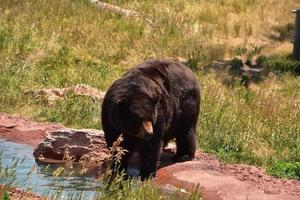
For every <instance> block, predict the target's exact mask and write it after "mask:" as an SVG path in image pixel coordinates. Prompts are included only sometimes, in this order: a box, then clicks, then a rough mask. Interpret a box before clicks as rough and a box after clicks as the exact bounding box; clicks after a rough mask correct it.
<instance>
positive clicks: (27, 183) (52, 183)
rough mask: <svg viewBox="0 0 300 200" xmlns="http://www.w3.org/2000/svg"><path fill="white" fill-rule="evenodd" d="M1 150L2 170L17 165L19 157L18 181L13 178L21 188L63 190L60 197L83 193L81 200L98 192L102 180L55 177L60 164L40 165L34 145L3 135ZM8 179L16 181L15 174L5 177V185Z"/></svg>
mask: <svg viewBox="0 0 300 200" xmlns="http://www.w3.org/2000/svg"><path fill="white" fill-rule="evenodd" d="M0 152H2V156H1V162H0V163H1V165H2V169H3V168H5V167H6V166H8V168H9V169H11V168H13V167H12V165H13V163H14V161H13V158H14V159H15V160H16V159H18V161H19V163H18V164H17V166H16V175H15V177H16V180H14V181H13V184H12V185H13V186H16V187H18V188H20V189H28V188H29V189H31V190H32V191H33V192H34V193H37V194H39V195H44V196H53V195H55V194H57V191H58V190H61V194H59V196H60V198H59V199H70V198H71V199H77V197H78V196H79V195H80V196H81V195H82V198H81V199H87V200H88V199H93V197H94V195H96V192H95V190H96V189H97V188H99V187H100V186H101V184H100V183H99V181H97V180H95V179H94V178H93V177H87V176H77V175H71V176H67V177H66V176H64V177H54V176H53V170H54V169H56V168H57V166H51V167H45V166H42V165H37V164H36V162H35V159H34V156H33V154H32V153H33V148H32V147H31V146H29V145H26V144H19V143H14V142H10V141H7V140H5V139H2V138H0ZM1 165H0V167H1ZM30 172H32V173H30ZM0 173H1V171H0ZM28 173H30V175H28ZM0 175H1V174H0ZM0 178H1V176H0ZM7 181H12V177H10V178H1V179H0V184H5V183H7Z"/></svg>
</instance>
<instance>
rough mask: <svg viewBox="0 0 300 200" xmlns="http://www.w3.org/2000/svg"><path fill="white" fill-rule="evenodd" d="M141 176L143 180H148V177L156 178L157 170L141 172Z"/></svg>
mask: <svg viewBox="0 0 300 200" xmlns="http://www.w3.org/2000/svg"><path fill="white" fill-rule="evenodd" d="M140 176H141V180H142V181H144V180H146V179H152V178H155V176H156V170H155V171H153V172H150V173H149V172H148V173H147V172H144V173H141V174H140Z"/></svg>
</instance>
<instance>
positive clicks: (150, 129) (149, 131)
mask: <svg viewBox="0 0 300 200" xmlns="http://www.w3.org/2000/svg"><path fill="white" fill-rule="evenodd" d="M143 127H144V129H145V131H146V132H147V135H149V136H151V135H152V134H153V126H152V122H150V121H143Z"/></svg>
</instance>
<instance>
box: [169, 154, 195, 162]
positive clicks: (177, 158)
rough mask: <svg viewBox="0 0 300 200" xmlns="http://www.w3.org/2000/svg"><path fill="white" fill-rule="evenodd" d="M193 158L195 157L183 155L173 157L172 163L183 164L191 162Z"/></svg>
mask: <svg viewBox="0 0 300 200" xmlns="http://www.w3.org/2000/svg"><path fill="white" fill-rule="evenodd" d="M194 157H195V156H194V155H183V156H178V155H175V156H174V157H173V161H174V162H185V161H190V160H193V159H194Z"/></svg>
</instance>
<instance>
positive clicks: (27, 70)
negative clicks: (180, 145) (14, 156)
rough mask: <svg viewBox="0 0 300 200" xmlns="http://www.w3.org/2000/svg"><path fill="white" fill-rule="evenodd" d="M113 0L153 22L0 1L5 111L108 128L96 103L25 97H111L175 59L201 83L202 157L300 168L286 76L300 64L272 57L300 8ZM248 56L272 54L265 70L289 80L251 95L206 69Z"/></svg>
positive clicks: (295, 90) (72, 6) (294, 88)
mask: <svg viewBox="0 0 300 200" xmlns="http://www.w3.org/2000/svg"><path fill="white" fill-rule="evenodd" d="M106 2H109V3H113V4H116V5H119V6H122V7H124V8H128V9H133V10H136V11H137V12H139V13H141V16H143V17H145V18H148V19H151V21H153V23H152V24H149V23H148V22H147V21H146V20H134V19H126V18H123V17H122V16H120V15H118V14H114V13H110V12H104V11H99V10H97V9H96V8H95V7H94V6H92V5H91V4H90V3H89V1H88V0H75V1H71V0H63V1H58V0H57V1H56V0H54V1H52V0H39V1H33V0H27V1H18V0H0V60H1V62H0V74H1V76H0V93H1V96H0V111H1V112H6V113H13V114H18V115H21V116H24V117H27V118H29V119H33V120H37V121H52V122H61V123H63V124H65V125H67V126H70V127H82V128H101V127H100V122H99V115H100V114H99V113H100V105H101V102H99V101H94V100H92V99H89V98H88V97H78V96H75V95H74V94H68V95H67V97H66V98H65V99H63V100H58V101H57V102H56V103H55V104H53V105H47V103H46V102H45V101H44V100H43V99H38V98H33V97H30V96H27V95H25V94H24V92H25V91H27V90H31V89H35V88H44V87H46V88H51V87H69V86H73V85H75V84H80V83H84V84H89V85H90V86H92V87H95V88H98V89H100V90H103V91H105V90H106V89H107V88H108V87H109V85H110V84H111V83H112V82H113V81H114V80H116V79H117V78H119V77H120V76H121V75H122V74H123V73H125V71H126V70H127V69H128V68H130V67H132V66H134V65H135V64H138V63H140V62H142V61H143V60H144V59H146V58H150V57H155V58H156V57H162V58H175V59H176V58H178V59H183V60H186V61H188V65H189V66H190V67H191V68H192V69H193V70H194V72H195V73H196V74H197V76H198V77H199V80H200V82H201V85H202V99H203V100H202V103H201V117H200V123H199V126H198V133H199V137H198V146H199V148H200V149H203V150H205V151H206V152H211V153H214V154H216V155H218V157H220V158H221V159H223V160H224V161H226V162H243V163H249V164H257V165H260V166H263V167H266V168H268V169H271V168H273V167H274V166H276V165H277V164H276V163H278V162H287V163H297V162H299V161H300V160H299V158H300V155H299V152H300V139H299V138H300V135H299V134H300V123H299V118H300V103H299V102H300V84H299V83H300V80H299V77H298V76H295V75H293V74H289V73H285V72H286V71H291V70H286V68H289V69H298V65H299V63H298V62H295V61H292V60H290V58H288V57H287V56H286V54H284V55H283V54H279V55H277V54H276V55H271V56H269V55H270V53H271V52H272V51H271V50H270V49H274V48H275V47H276V45H279V46H280V45H281V44H282V43H283V42H284V41H285V39H286V37H288V36H289V35H290V32H291V30H292V26H291V23H293V22H294V15H293V14H291V13H290V10H291V9H293V8H296V7H297V6H299V2H296V1H290V0H278V1H272V2H271V1H269V0H245V1H241V0H223V1H217V0H211V1H193V0H187V1H180V0H166V1H149V0H144V1H120V0H111V1H106ZM274 35H275V36H277V37H274ZM274 46H275V47H274ZM254 47H258V48H259V49H256V48H254ZM261 48H262V49H261ZM245 49H248V50H249V49H250V51H249V52H248V54H247V56H248V57H252V56H253V54H255V53H258V51H259V53H261V54H266V60H264V61H263V66H264V67H266V68H269V69H271V70H273V69H278V70H281V71H283V72H284V73H283V74H281V75H274V76H269V77H267V78H266V79H265V80H263V81H262V82H260V83H257V84H253V85H250V87H249V89H248V90H247V89H245V88H243V87H242V86H241V85H240V84H239V81H236V82H233V83H232V84H230V86H226V85H225V84H223V83H224V77H222V76H221V75H219V74H218V73H216V74H215V73H205V72H203V71H202V70H201V69H202V67H203V66H206V65H209V64H210V63H211V62H212V61H213V60H218V59H224V58H234V57H235V56H237V55H239V54H241V53H242V51H243V50H245ZM268 51H269V52H268ZM286 51H288V52H291V51H292V49H291V48H290V47H288V48H287V49H286ZM295 67H296V68H295ZM292 71H293V70H292ZM234 80H235V79H233V81H234ZM279 169H280V168H279ZM272 171H274V170H270V172H272Z"/></svg>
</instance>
